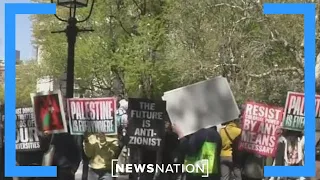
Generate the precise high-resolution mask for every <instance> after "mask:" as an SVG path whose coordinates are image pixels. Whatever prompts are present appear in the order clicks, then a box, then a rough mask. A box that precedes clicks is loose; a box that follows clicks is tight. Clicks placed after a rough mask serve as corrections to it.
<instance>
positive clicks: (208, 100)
mask: <svg viewBox="0 0 320 180" xmlns="http://www.w3.org/2000/svg"><path fill="white" fill-rule="evenodd" d="M162 99H163V100H165V101H166V102H167V111H168V114H169V117H170V119H171V121H172V122H173V123H175V124H176V125H177V126H178V127H180V129H181V131H182V133H183V135H184V136H186V135H189V134H192V133H194V132H196V131H197V130H199V129H201V128H206V127H210V126H216V125H219V124H222V123H224V122H228V121H230V120H234V119H237V118H238V117H239V114H240V111H239V108H238V105H237V103H236V101H235V99H234V96H233V94H232V91H231V89H230V86H229V83H228V81H227V79H226V78H224V77H220V76H219V77H216V78H213V79H210V80H206V81H201V82H198V83H196V84H192V85H189V86H185V87H181V88H178V89H174V90H171V91H168V92H165V93H164V95H163V97H162Z"/></svg>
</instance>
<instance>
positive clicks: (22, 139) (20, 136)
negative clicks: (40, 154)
mask: <svg viewBox="0 0 320 180" xmlns="http://www.w3.org/2000/svg"><path fill="white" fill-rule="evenodd" d="M16 117H17V119H16V123H17V129H16V132H17V136H16V138H17V139H16V149H17V151H18V152H19V151H37V150H40V140H39V137H38V133H37V128H36V122H35V120H34V117H33V108H32V107H29V108H17V109H16Z"/></svg>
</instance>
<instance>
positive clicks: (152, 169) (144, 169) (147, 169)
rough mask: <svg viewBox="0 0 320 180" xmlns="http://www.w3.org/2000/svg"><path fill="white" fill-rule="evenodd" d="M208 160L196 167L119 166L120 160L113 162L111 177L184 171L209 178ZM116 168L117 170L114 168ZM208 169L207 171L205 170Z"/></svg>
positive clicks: (191, 165)
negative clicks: (123, 174)
mask: <svg viewBox="0 0 320 180" xmlns="http://www.w3.org/2000/svg"><path fill="white" fill-rule="evenodd" d="M208 162H209V161H208V160H201V162H197V163H196V165H193V164H188V165H184V164H168V165H164V164H156V165H154V164H118V159H113V160H112V163H111V164H112V168H111V176H112V177H118V175H119V174H122V173H125V174H130V173H134V172H136V173H179V170H181V169H182V172H187V173H192V172H198V173H201V174H203V175H202V176H201V177H209V172H208V168H206V167H208V165H209V163H208ZM114 166H116V168H114ZM205 169H207V171H206V170H205Z"/></svg>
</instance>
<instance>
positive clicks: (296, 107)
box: [283, 92, 320, 131]
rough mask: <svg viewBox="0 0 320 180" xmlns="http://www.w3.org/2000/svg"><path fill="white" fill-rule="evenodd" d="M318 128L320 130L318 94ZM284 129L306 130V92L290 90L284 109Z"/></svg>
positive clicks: (319, 101)
mask: <svg viewBox="0 0 320 180" xmlns="http://www.w3.org/2000/svg"><path fill="white" fill-rule="evenodd" d="M315 101H316V107H315V109H316V130H317V131H319V130H320V96H319V95H316V97H315ZM284 112H285V115H284V119H283V129H288V130H292V131H303V130H304V93H297V92H288V95H287V100H286V105H285V109H284Z"/></svg>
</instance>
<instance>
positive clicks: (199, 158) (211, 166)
mask: <svg viewBox="0 0 320 180" xmlns="http://www.w3.org/2000/svg"><path fill="white" fill-rule="evenodd" d="M216 149H217V144H216V143H212V142H204V143H203V145H202V147H201V150H200V152H199V154H198V155H195V156H186V158H185V163H184V165H185V167H186V168H188V167H187V165H188V164H193V165H194V167H196V168H195V169H194V171H193V174H202V175H207V174H215V173H217V172H218V168H217V166H218V165H217V161H216V158H217V157H216ZM207 162H208V165H207V164H206V163H207ZM202 163H204V164H202ZM197 167H199V168H197ZM203 169H204V172H203ZM190 170H191V167H190V168H188V171H189V173H190ZM199 171H200V172H199Z"/></svg>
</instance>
